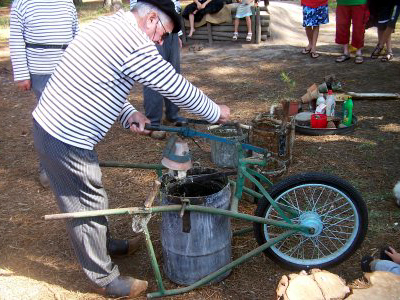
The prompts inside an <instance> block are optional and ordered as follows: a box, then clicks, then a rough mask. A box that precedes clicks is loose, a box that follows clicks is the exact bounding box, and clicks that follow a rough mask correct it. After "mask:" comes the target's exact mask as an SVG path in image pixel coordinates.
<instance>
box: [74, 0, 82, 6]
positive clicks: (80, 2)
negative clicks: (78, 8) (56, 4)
mask: <svg viewBox="0 0 400 300" xmlns="http://www.w3.org/2000/svg"><path fill="white" fill-rule="evenodd" d="M74 4H75V5H82V4H83V0H74Z"/></svg>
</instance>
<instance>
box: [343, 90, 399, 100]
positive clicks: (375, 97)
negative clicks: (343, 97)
mask: <svg viewBox="0 0 400 300" xmlns="http://www.w3.org/2000/svg"><path fill="white" fill-rule="evenodd" d="M346 94H347V95H349V96H351V97H352V98H353V99H356V100H366V99H371V100H388V99H400V94H398V93H355V92H347V93H346Z"/></svg>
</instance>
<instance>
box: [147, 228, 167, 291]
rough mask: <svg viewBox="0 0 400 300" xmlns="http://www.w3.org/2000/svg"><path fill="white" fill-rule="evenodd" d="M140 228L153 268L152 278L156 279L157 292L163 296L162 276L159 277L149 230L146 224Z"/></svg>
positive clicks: (159, 273)
mask: <svg viewBox="0 0 400 300" xmlns="http://www.w3.org/2000/svg"><path fill="white" fill-rule="evenodd" d="M142 226H143V232H144V236H145V238H146V247H147V252H148V253H149V256H150V261H151V267H152V268H153V272H154V277H155V278H156V282H157V286H158V292H159V293H160V294H162V295H163V294H164V293H165V288H164V285H163V282H162V276H161V272H160V268H159V266H158V262H157V257H156V254H155V252H154V248H153V244H152V242H151V239H150V233H149V229H148V228H147V224H142Z"/></svg>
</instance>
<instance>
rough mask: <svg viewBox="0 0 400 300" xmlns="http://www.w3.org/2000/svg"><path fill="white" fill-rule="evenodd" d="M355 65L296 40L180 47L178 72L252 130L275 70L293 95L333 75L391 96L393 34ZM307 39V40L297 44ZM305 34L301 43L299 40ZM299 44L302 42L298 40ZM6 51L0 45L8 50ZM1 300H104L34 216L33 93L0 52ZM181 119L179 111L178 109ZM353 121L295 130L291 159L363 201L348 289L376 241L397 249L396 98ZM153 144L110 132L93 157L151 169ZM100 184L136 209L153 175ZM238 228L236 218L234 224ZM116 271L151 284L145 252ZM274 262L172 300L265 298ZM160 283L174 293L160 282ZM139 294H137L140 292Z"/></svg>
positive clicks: (399, 145) (261, 260)
mask: <svg viewBox="0 0 400 300" xmlns="http://www.w3.org/2000/svg"><path fill="white" fill-rule="evenodd" d="M368 33H369V34H368V35H367V40H366V47H365V51H364V53H365V62H364V63H363V64H361V65H355V64H354V62H353V60H350V61H347V62H345V63H342V64H337V63H335V62H334V58H335V56H337V55H338V54H339V52H340V49H339V48H338V47H337V46H336V45H334V42H333V37H332V41H331V43H330V44H329V43H323V44H322V45H321V46H320V47H319V48H318V50H319V51H320V53H321V57H319V58H318V59H311V58H310V57H309V56H308V55H302V54H301V53H300V51H301V45H298V44H296V43H292V44H291V45H289V44H279V43H278V42H277V40H276V41H275V42H273V41H269V42H265V43H262V44H260V45H241V44H234V43H230V42H228V43H216V44H214V45H213V46H212V47H210V46H208V45H207V44H204V46H205V49H204V50H202V51H199V52H189V51H188V46H185V47H184V49H183V51H182V73H183V74H184V76H186V77H187V78H188V79H189V80H190V81H191V82H192V83H194V84H195V85H196V86H198V87H199V88H201V89H202V90H203V91H204V92H205V93H206V94H207V95H209V96H210V97H211V98H212V99H214V100H215V101H217V102H218V103H222V104H226V105H229V106H230V108H231V112H232V119H233V120H238V121H241V122H243V123H250V121H251V120H252V119H253V118H254V117H255V116H256V114H257V113H260V112H265V111H267V110H268V109H269V107H270V105H271V104H273V103H275V102H277V101H279V100H280V98H279V97H280V95H281V94H282V93H281V92H282V90H283V89H284V84H283V83H282V82H281V80H280V74H281V72H286V73H288V74H289V75H290V76H291V78H292V79H294V80H295V81H296V87H295V90H294V93H295V95H296V96H297V97H298V98H300V97H301V95H303V94H304V93H305V91H306V89H307V87H309V86H310V85H311V84H312V83H314V82H316V83H321V82H322V79H323V77H324V76H325V75H328V74H336V76H337V78H338V79H339V80H340V81H341V82H342V84H343V88H344V89H345V90H346V91H354V92H382V93H385V92H387V93H389V92H390V93H394V92H399V86H400V59H399V57H400V39H399V38H400V34H399V32H396V33H395V34H394V38H393V41H394V55H395V58H394V60H392V61H391V62H390V63H382V62H380V60H372V59H369V54H370V53H371V52H372V50H373V48H374V46H375V43H376V39H375V35H374V34H375V31H374V29H370V30H369V31H368ZM304 39H305V37H304ZM304 39H303V41H304ZM302 44H303V46H305V43H302ZM5 47H6V46H5V45H3V48H2V49H0V51H2V52H1V53H3V54H4V53H6V52H7V49H6V48H5ZM0 59H1V61H0V79H1V82H0V119H1V123H0V241H1V242H0V254H1V255H0V299H103V298H102V297H101V296H99V295H97V294H95V293H93V292H92V290H91V286H90V284H89V283H88V281H87V279H86V278H85V276H84V274H83V272H82V271H81V270H80V267H79V265H78V264H77V262H76V260H75V256H74V253H73V251H72V249H71V247H70V245H69V242H68V238H67V236H66V231H65V226H64V223H63V221H44V220H43V219H42V217H43V216H44V215H46V214H52V213H57V212H58V209H57V207H56V204H55V201H54V197H53V195H52V193H51V191H50V190H47V189H44V188H42V187H41V186H40V184H39V182H38V176H37V167H38V163H37V159H36V155H35V150H34V146H33V138H32V122H31V112H32V110H33V109H34V107H35V98H34V95H33V93H31V92H19V91H18V90H17V89H16V86H15V85H14V83H13V78H12V69H11V64H10V61H9V57H8V56H7V55H3V57H1V58H0ZM130 100H131V102H132V103H133V104H134V105H135V106H136V107H138V108H142V104H141V100H142V97H141V89H140V88H134V91H133V93H132V95H131V97H130ZM183 114H184V115H186V114H185V113H183ZM354 114H355V115H356V116H357V118H358V126H357V128H356V130H355V131H354V132H353V133H350V134H348V135H330V136H305V135H299V134H297V135H296V139H295V144H294V154H293V157H294V162H293V164H292V166H291V167H290V169H289V174H296V173H298V172H304V171H325V172H328V173H332V174H335V175H338V176H340V177H342V178H344V179H347V180H348V181H350V182H351V183H352V184H353V185H354V186H355V187H356V188H357V189H358V190H359V191H360V192H361V194H362V196H363V198H364V200H365V202H366V203H367V206H368V209H369V231H368V234H367V237H366V239H365V241H364V243H363V244H362V246H361V248H360V249H359V250H358V251H356V253H355V254H354V255H353V256H352V257H351V258H350V259H348V260H347V261H345V262H343V263H342V264H340V265H339V266H337V267H335V268H333V269H331V271H332V272H335V273H337V274H339V275H340V276H342V277H343V278H345V279H346V281H347V282H352V281H353V280H355V279H357V278H360V277H361V276H362V272H361V270H360V267H359V261H360V258H361V257H362V255H364V254H366V253H372V252H374V251H376V249H377V248H379V247H380V246H381V245H383V244H387V243H388V244H391V245H393V246H394V247H396V248H397V249H400V243H399V239H398V234H399V230H400V227H399V223H400V220H399V219H400V210H399V208H398V207H396V205H395V204H394V197H393V194H392V189H393V186H394V184H395V183H396V182H397V181H398V180H399V179H400V173H399V169H400V121H399V120H400V119H399V114H400V100H386V101H382V100H375V101H367V100H357V101H355V103H354ZM198 143H199V144H200V146H201V148H199V147H197V146H196V145H195V144H194V143H193V142H192V141H190V148H191V151H192V156H193V158H194V160H198V161H200V162H201V163H202V164H203V165H211V163H210V160H209V157H210V150H209V147H208V146H207V145H206V144H205V143H204V141H201V140H199V141H198ZM164 145H165V142H163V141H156V140H152V139H150V138H148V137H140V136H135V135H133V134H131V133H129V132H127V131H124V130H122V129H121V128H120V127H119V126H118V125H116V126H114V127H113V128H112V130H111V131H110V132H109V133H108V135H107V137H106V138H105V140H104V141H103V142H101V143H100V144H99V145H98V147H97V151H98V153H99V158H100V160H101V161H121V162H137V163H138V162H143V163H159V162H160V160H161V154H162V149H163V147H164ZM102 171H103V181H104V185H105V187H106V190H107V192H108V195H109V199H110V208H118V207H133V206H141V205H142V204H143V201H144V200H145V198H146V195H147V194H148V192H149V191H150V186H151V184H152V181H153V180H154V179H155V178H156V175H155V173H154V172H152V171H146V170H137V169H118V168H103V170H102ZM254 209H255V206H254V205H251V204H248V203H246V202H245V203H243V204H242V205H241V207H240V210H241V211H243V212H247V213H251V212H252V211H254ZM159 221H160V217H158V216H155V217H153V218H152V220H151V226H150V228H151V234H152V238H153V243H154V246H155V250H156V255H157V258H158V259H159V262H160V263H162V254H161V243H160V237H159V229H158V228H159V223H160V222H159ZM110 224H111V229H112V232H113V234H114V236H115V237H119V238H129V237H130V236H131V235H132V234H133V233H132V230H131V218H130V217H129V216H113V217H110ZM239 226H240V224H237V223H235V222H234V224H233V227H234V228H238V227H239ZM255 247H256V242H255V240H254V238H253V235H252V234H249V235H245V236H242V237H239V238H234V240H233V257H235V258H237V257H239V256H241V255H243V254H245V253H247V252H248V251H250V250H252V249H254V248H255ZM115 262H116V263H117V264H118V265H119V267H120V270H121V273H122V274H126V275H131V276H134V277H137V278H143V279H146V280H148V281H149V289H148V291H155V290H156V289H157V285H156V282H155V280H154V276H153V272H152V269H151V266H150V260H149V258H148V255H147V251H146V249H145V247H142V248H141V249H140V250H139V251H138V252H137V253H136V254H135V255H134V256H132V257H127V258H120V259H116V260H115ZM289 273H290V271H288V270H285V269H282V268H280V267H278V266H277V265H275V264H274V263H273V262H272V261H270V260H269V259H267V258H265V257H264V256H263V255H259V256H257V257H254V258H252V259H250V260H249V261H248V262H246V263H244V264H242V265H240V266H239V267H238V268H236V269H234V270H233V272H232V273H231V275H230V276H229V277H228V278H226V279H225V280H224V281H222V282H220V283H218V284H213V285H209V286H205V287H202V288H199V289H196V290H195V291H192V292H189V293H187V294H185V295H180V296H176V297H174V299H273V298H274V295H275V288H276V285H277V283H278V281H279V279H280V278H281V276H282V275H283V274H289ZM164 284H165V286H166V287H167V288H176V287H177V286H176V285H175V284H173V283H171V282H170V281H169V280H168V279H167V278H165V276H164ZM142 298H143V299H144V297H142Z"/></svg>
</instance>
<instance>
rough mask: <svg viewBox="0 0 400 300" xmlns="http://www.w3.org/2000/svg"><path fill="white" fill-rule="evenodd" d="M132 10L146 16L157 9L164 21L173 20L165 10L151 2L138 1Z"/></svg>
mask: <svg viewBox="0 0 400 300" xmlns="http://www.w3.org/2000/svg"><path fill="white" fill-rule="evenodd" d="M131 11H136V12H137V13H138V15H139V16H140V17H144V16H145V15H147V14H149V13H150V12H152V11H155V12H156V13H157V14H158V17H159V18H160V20H161V22H162V23H164V24H166V23H168V22H172V20H171V18H170V17H169V16H168V15H167V14H166V13H165V12H163V11H162V10H161V9H159V8H158V7H156V6H154V5H152V4H150V3H146V2H137V3H136V4H135V5H134V6H133V7H132V9H131Z"/></svg>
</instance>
